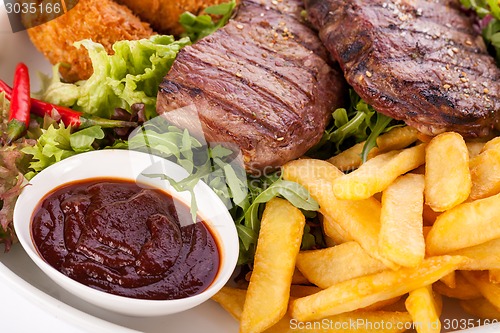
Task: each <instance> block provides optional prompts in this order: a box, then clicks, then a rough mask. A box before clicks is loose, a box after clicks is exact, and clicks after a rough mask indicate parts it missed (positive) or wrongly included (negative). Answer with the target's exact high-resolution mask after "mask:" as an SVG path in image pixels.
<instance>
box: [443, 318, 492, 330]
mask: <svg viewBox="0 0 500 333" xmlns="http://www.w3.org/2000/svg"><path fill="white" fill-rule="evenodd" d="M492 324H494V325H499V328H500V321H499V320H497V319H472V318H470V319H465V318H462V319H448V318H446V319H444V320H443V322H442V326H443V328H444V329H446V330H450V329H451V330H465V329H469V328H474V327H477V326H483V325H492Z"/></svg>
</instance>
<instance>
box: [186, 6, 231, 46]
mask: <svg viewBox="0 0 500 333" xmlns="http://www.w3.org/2000/svg"><path fill="white" fill-rule="evenodd" d="M235 6H236V1H235V0H231V1H230V2H228V3H222V4H219V5H214V6H210V7H207V8H205V10H204V11H203V14H202V15H199V16H196V15H194V14H192V13H189V12H185V13H183V14H181V16H180V17H179V23H180V24H181V25H182V27H183V28H184V30H185V31H186V32H185V33H184V34H183V36H187V37H189V39H190V40H191V42H193V43H195V42H197V41H199V40H200V39H202V38H203V37H206V36H208V35H210V34H212V33H213V32H214V31H216V30H217V29H219V28H221V27H223V26H224V25H226V23H227V22H228V21H229V19H230V18H231V15H232V14H233V9H234V7H235ZM210 15H216V16H220V18H219V19H218V20H217V21H216V22H214V21H213V20H212V17H211V16H210Z"/></svg>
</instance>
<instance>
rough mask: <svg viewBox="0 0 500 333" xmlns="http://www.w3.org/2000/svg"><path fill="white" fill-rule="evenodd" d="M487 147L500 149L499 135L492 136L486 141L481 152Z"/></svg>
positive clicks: (487, 148)
mask: <svg viewBox="0 0 500 333" xmlns="http://www.w3.org/2000/svg"><path fill="white" fill-rule="evenodd" d="M489 149H494V150H500V137H496V138H493V139H491V140H490V141H488V142H486V143H485V144H484V146H483V149H482V150H481V152H485V151H486V150H489Z"/></svg>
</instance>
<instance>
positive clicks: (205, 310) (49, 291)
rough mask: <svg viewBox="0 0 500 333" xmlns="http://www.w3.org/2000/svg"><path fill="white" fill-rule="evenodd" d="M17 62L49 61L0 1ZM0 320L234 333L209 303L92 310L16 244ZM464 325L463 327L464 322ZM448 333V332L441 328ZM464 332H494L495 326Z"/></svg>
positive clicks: (3, 275) (9, 68) (2, 266)
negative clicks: (157, 313)
mask: <svg viewBox="0 0 500 333" xmlns="http://www.w3.org/2000/svg"><path fill="white" fill-rule="evenodd" d="M19 61H23V62H25V63H26V64H27V65H28V67H29V68H30V70H31V73H33V74H34V73H35V71H36V70H38V71H42V72H44V73H50V65H49V63H48V62H47V61H46V60H45V59H44V58H43V56H42V55H41V54H40V53H38V52H37V50H36V49H35V48H34V47H33V46H32V44H31V42H30V41H29V38H28V37H27V34H26V33H25V32H19V33H16V34H13V33H12V31H11V30H10V26H9V22H8V19H7V15H6V11H5V7H4V5H3V0H0V78H1V79H3V80H5V81H7V82H8V83H11V82H12V76H13V74H14V68H15V66H16V64H17V63H18V62H19ZM32 86H33V89H35V90H36V89H37V80H36V76H35V75H32ZM0 249H1V248H0ZM444 310H445V312H444V313H443V315H442V317H441V319H442V320H448V321H449V322H450V323H451V320H452V319H458V320H462V324H463V323H464V322H465V320H466V319H469V318H470V317H469V316H467V315H466V314H464V313H463V312H462V311H460V310H459V308H458V307H457V306H456V305H455V304H454V303H453V302H451V303H450V302H445V306H444ZM0 322H1V324H0V326H1V330H2V332H9V333H11V332H12V333H16V332H19V333H21V332H23V333H24V332H35V330H36V332H38V333H45V332H47V333H49V332H50V333H53V332H66V333H72V332H92V333H94V332H96V333H100V332H116V333H121V332H123V333H125V332H137V331H139V332H151V333H152V332H161V333H166V332H183V333H199V332H208V333H212V332H227V333H231V332H234V333H236V332H238V325H237V322H236V321H235V320H234V319H233V318H232V317H231V316H229V315H228V314H227V313H226V312H225V311H224V310H222V309H221V308H220V307H219V306H218V305H216V304H215V303H214V302H212V301H209V302H207V303H204V304H202V305H201V306H199V307H197V308H195V309H193V310H190V311H186V312H183V313H181V314H178V315H171V316H164V317H157V318H133V317H127V316H122V315H117V314H115V313H111V312H108V311H104V310H102V309H100V308H96V307H94V306H92V305H90V304H88V303H86V302H83V301H81V300H78V299H76V298H75V297H74V296H72V295H71V294H69V293H67V292H65V291H64V290H62V288H60V287H58V286H57V285H56V284H54V283H53V282H52V281H51V280H50V279H49V278H48V277H46V276H45V275H44V274H43V273H42V271H41V270H39V269H38V267H36V265H35V264H34V263H33V262H32V261H31V259H30V258H29V257H28V256H27V254H26V253H25V252H24V250H23V249H22V248H21V246H20V245H19V244H16V245H15V246H14V247H13V249H12V250H11V251H10V252H9V253H6V254H4V253H0ZM460 323H461V322H460V321H458V322H456V324H458V325H459V324H460ZM465 325H469V324H467V322H465ZM450 326H451V325H450ZM474 326H477V325H474ZM459 327H460V326H459ZM466 327H469V326H466ZM450 328H453V327H450ZM451 331H453V329H446V330H443V332H451ZM467 332H475V333H490V332H491V333H493V332H500V326H499V325H493V326H490V327H489V328H486V327H484V328H479V329H478V328H476V329H474V330H471V331H467ZM311 333H312V332H311Z"/></svg>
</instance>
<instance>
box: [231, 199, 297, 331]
mask: <svg viewBox="0 0 500 333" xmlns="http://www.w3.org/2000/svg"><path fill="white" fill-rule="evenodd" d="M304 225H305V218H304V215H303V214H302V213H301V212H300V210H299V209H297V208H295V207H294V206H293V205H292V204H290V203H289V202H288V201H286V200H283V199H278V198H275V199H272V200H271V201H269V202H268V203H267V204H266V208H265V210H264V214H263V216H262V221H261V228H260V233H259V238H258V243H257V249H256V251H255V259H254V269H253V272H252V276H251V278H250V284H249V286H248V292H247V297H246V300H245V306H244V307H243V313H242V315H241V326H240V332H241V333H250V332H263V331H265V330H266V329H267V328H269V327H271V326H273V325H274V324H276V323H277V322H278V321H279V320H280V319H281V318H282V317H283V316H284V315H285V313H286V311H287V308H288V300H289V297H290V285H291V283H292V276H293V272H294V269H295V259H296V257H297V254H298V253H299V249H300V244H301V241H302V233H303V231H304ZM269 300H272V302H270V301H269Z"/></svg>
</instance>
